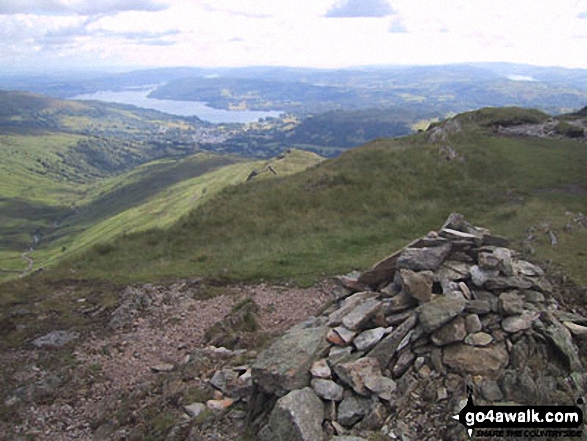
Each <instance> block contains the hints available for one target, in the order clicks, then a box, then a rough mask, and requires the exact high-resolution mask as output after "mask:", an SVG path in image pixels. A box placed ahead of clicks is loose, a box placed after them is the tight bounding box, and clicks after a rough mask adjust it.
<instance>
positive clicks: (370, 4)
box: [326, 0, 395, 18]
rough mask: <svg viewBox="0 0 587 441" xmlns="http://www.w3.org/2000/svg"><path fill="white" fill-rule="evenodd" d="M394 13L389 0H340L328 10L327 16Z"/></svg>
mask: <svg viewBox="0 0 587 441" xmlns="http://www.w3.org/2000/svg"><path fill="white" fill-rule="evenodd" d="M394 13H395V11H394V9H393V8H392V7H391V5H390V4H389V3H388V2H387V0H339V1H338V2H337V3H335V4H334V6H333V7H332V8H331V9H329V10H328V12H327V13H326V17H334V18H353V17H386V16H388V15H392V14H394Z"/></svg>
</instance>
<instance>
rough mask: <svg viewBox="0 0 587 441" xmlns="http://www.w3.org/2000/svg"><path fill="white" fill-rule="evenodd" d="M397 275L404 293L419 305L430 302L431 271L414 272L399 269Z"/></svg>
mask: <svg viewBox="0 0 587 441" xmlns="http://www.w3.org/2000/svg"><path fill="white" fill-rule="evenodd" d="M399 275H400V281H401V285H402V288H403V290H404V291H405V292H406V293H408V294H409V295H410V296H412V297H413V298H414V299H416V300H418V301H419V302H420V303H425V302H427V301H429V300H430V296H431V295H432V282H433V281H434V274H433V273H432V271H420V272H415V271H412V270H409V269H400V270H399Z"/></svg>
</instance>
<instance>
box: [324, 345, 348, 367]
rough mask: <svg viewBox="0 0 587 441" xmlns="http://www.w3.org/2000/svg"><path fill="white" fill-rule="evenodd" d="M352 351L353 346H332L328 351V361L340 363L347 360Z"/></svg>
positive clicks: (332, 363) (333, 363)
mask: <svg viewBox="0 0 587 441" xmlns="http://www.w3.org/2000/svg"><path fill="white" fill-rule="evenodd" d="M352 351H353V348H351V347H350V346H347V347H344V348H343V347H340V346H334V347H333V348H332V349H331V350H330V352H329V353H328V362H329V363H330V364H331V365H336V364H338V363H341V362H343V361H345V360H347V359H348V358H349V357H351V353H352Z"/></svg>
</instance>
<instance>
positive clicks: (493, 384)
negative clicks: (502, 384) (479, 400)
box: [481, 379, 503, 402]
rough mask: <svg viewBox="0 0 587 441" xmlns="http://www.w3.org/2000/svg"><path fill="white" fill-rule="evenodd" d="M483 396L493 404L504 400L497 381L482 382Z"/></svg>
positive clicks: (487, 380)
mask: <svg viewBox="0 0 587 441" xmlns="http://www.w3.org/2000/svg"><path fill="white" fill-rule="evenodd" d="M481 395H483V398H485V399H486V400H487V401H491V402H497V401H501V400H503V393H502V392H501V389H500V388H499V385H498V384H497V381H495V380H490V379H486V380H483V381H482V382H481Z"/></svg>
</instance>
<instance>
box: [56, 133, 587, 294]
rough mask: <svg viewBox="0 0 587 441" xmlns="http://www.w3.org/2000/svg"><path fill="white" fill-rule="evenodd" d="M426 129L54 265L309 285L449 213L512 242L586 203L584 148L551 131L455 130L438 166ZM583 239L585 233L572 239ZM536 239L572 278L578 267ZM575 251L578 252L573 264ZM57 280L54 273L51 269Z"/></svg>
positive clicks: (95, 271)
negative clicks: (513, 134)
mask: <svg viewBox="0 0 587 441" xmlns="http://www.w3.org/2000/svg"><path fill="white" fill-rule="evenodd" d="M425 139H426V136H425V134H422V135H418V136H412V137H408V138H403V139H397V140H380V141H376V142H373V143H370V144H369V145H366V146H364V147H362V148H358V149H355V150H353V151H349V152H347V153H345V154H343V155H341V156H340V157H339V158H337V159H335V160H331V161H326V162H324V163H322V164H320V165H318V166H316V167H314V168H312V169H310V170H308V171H306V172H304V173H301V174H297V175H293V176H290V177H286V178H282V179H274V180H270V181H257V182H255V181H253V182H249V183H247V184H246V185H241V186H237V187H230V188H228V189H226V190H224V191H222V192H221V193H220V194H219V195H217V196H215V197H214V198H212V199H211V200H210V201H208V202H207V203H206V204H203V205H202V206H201V207H199V208H198V209H196V210H194V211H193V212H191V213H190V214H189V215H188V216H187V217H185V218H184V219H183V220H182V221H181V222H180V223H178V224H176V225H174V226H172V227H171V228H169V229H166V230H164V229H157V230H151V231H146V232H143V233H140V234H131V235H126V236H124V237H122V238H120V239H118V240H117V241H116V242H115V243H112V244H111V245H110V246H109V247H107V248H102V249H94V250H93V251H91V252H89V253H87V254H85V255H83V256H81V257H79V258H78V259H76V260H75V261H69V262H67V263H65V264H63V265H62V266H61V267H60V270H59V271H58V273H59V272H61V273H63V272H64V271H70V270H73V271H75V272H76V277H80V278H97V279H113V280H116V281H120V282H131V281H138V280H157V279H173V278H176V277H192V276H211V277H217V278H221V279H226V280H259V279H269V280H284V279H291V280H295V281H297V282H299V283H303V284H305V283H311V282H312V281H314V280H315V279H317V278H320V277H322V276H323V275H331V274H336V273H341V272H344V271H348V270H350V269H352V268H365V267H368V266H369V265H371V264H372V263H374V262H376V261H377V260H378V259H380V258H382V257H384V256H385V255H386V254H388V253H390V252H392V251H393V250H395V249H397V248H399V247H401V246H403V245H405V244H406V243H407V242H409V241H410V240H411V239H413V238H415V237H417V236H419V235H422V234H425V233H426V232H428V231H429V230H431V229H437V228H438V227H439V226H440V225H441V224H442V222H443V221H444V220H445V218H446V217H447V215H448V214H449V213H450V212H452V211H460V212H462V213H464V214H465V215H466V216H467V217H468V218H469V219H470V220H471V221H472V222H474V223H476V224H478V225H482V226H486V227H489V228H492V229H493V230H494V231H495V232H496V233H499V234H504V235H507V236H509V237H511V238H512V239H514V241H516V240H519V239H521V238H522V237H524V235H525V233H526V229H527V228H529V227H530V226H532V225H535V224H537V223H539V222H541V221H543V220H545V219H548V218H550V217H552V216H558V217H560V216H564V213H565V212H566V211H574V212H578V211H583V212H585V211H587V206H586V205H587V204H586V200H587V196H586V195H585V193H584V192H579V193H578V194H574V193H572V192H565V191H564V190H563V192H562V194H559V193H554V194H553V193H552V192H550V190H549V189H558V188H563V189H564V188H565V186H568V185H575V186H577V185H578V186H582V188H584V189H585V188H587V176H586V175H585V173H584V171H585V170H587V150H586V149H585V146H584V145H583V144H581V143H578V142H574V141H563V140H554V139H538V138H522V139H520V138H503V137H495V136H491V135H488V134H484V133H482V132H480V131H478V130H465V131H464V132H463V133H461V134H458V135H455V136H454V137H453V139H452V140H451V145H453V147H454V148H455V149H456V150H457V151H458V152H459V154H460V155H461V156H462V157H463V158H464V161H463V162H460V161H453V162H447V161H445V160H443V159H442V158H441V157H440V155H439V154H438V147H439V145H434V144H429V143H427V142H426V141H425ZM577 238H578V239H579V241H583V242H582V243H581V242H580V243H581V246H583V247H584V245H585V242H584V239H585V238H584V236H577ZM572 246H575V245H571V244H570V243H568V244H567V243H566V242H565V243H561V244H560V246H559V247H558V248H557V249H556V250H546V249H542V248H540V247H539V249H538V252H539V255H537V256H536V257H537V258H542V257H544V258H546V257H548V256H551V255H552V256H555V257H554V258H555V259H556V260H557V261H558V262H560V264H561V266H562V267H564V268H568V269H570V270H571V271H572V274H573V276H574V277H576V278H577V279H578V280H580V281H581V282H582V283H587V280H586V279H585V274H587V271H585V270H586V269H587V268H586V267H585V263H583V262H581V261H578V259H577V255H576V253H575V254H573V253H572V252H567V251H569V250H570V247H572ZM584 260H585V259H582V261H584ZM57 277H58V276H57Z"/></svg>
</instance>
